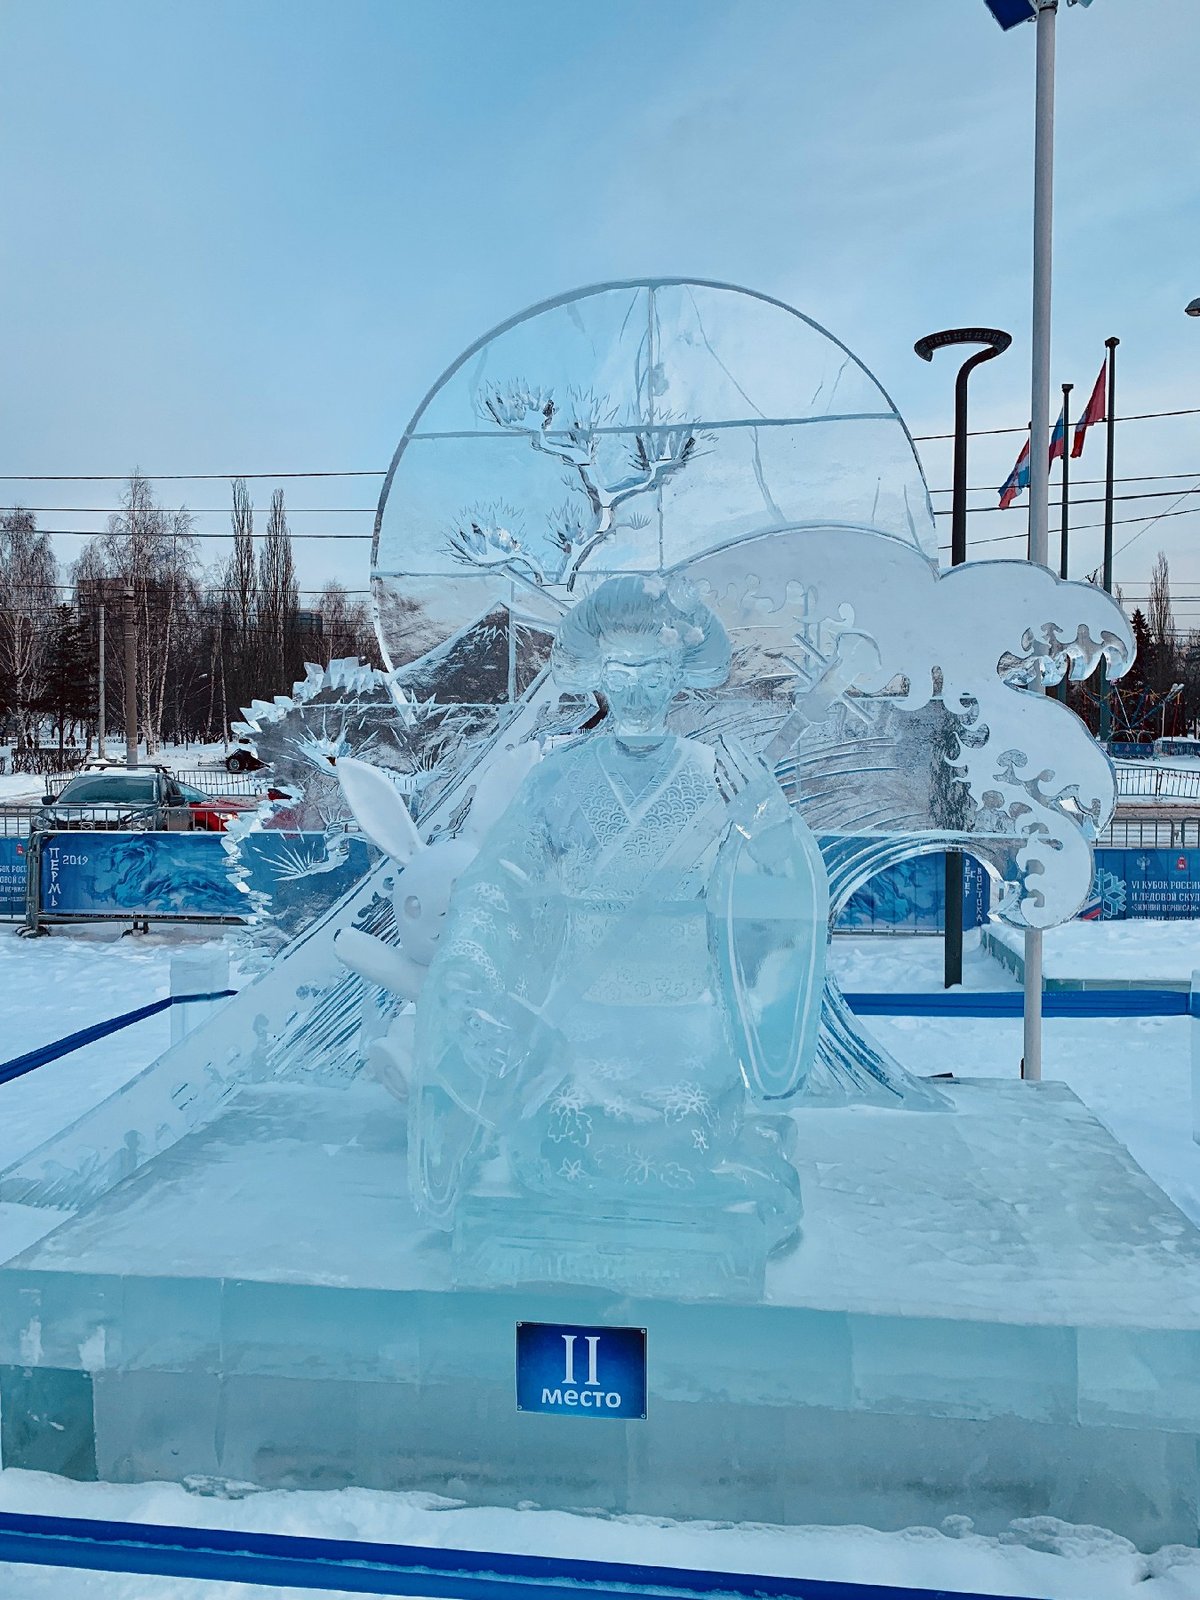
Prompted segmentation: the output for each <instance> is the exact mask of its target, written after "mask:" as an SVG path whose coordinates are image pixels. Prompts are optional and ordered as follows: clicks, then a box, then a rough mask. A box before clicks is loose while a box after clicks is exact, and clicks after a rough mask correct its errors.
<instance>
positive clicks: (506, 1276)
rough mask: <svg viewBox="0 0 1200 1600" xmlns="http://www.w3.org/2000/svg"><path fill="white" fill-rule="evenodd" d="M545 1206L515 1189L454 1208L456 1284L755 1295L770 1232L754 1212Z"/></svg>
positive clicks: (757, 1295) (721, 1296)
mask: <svg viewBox="0 0 1200 1600" xmlns="http://www.w3.org/2000/svg"><path fill="white" fill-rule="evenodd" d="M583 1210H584V1203H583V1202H582V1201H581V1203H580V1206H578V1207H576V1209H575V1210H573V1211H567V1210H566V1209H562V1210H552V1209H546V1210H543V1209H542V1208H541V1207H538V1206H534V1205H531V1204H530V1202H529V1200H528V1199H522V1198H519V1197H517V1196H515V1195H495V1196H489V1195H474V1196H471V1197H469V1198H468V1199H467V1200H466V1201H464V1202H463V1203H462V1204H461V1205H460V1206H459V1212H458V1218H457V1221H456V1224H455V1231H454V1254H453V1266H452V1271H453V1275H454V1281H455V1283H456V1284H458V1285H461V1286H463V1287H473V1288H480V1289H484V1288H489V1287H493V1286H497V1285H499V1286H507V1287H515V1286H517V1285H522V1284H539V1285H540V1284H544V1283H546V1282H547V1281H548V1280H550V1281H557V1282H566V1283H571V1284H576V1285H578V1286H580V1287H584V1288H597V1289H614V1290H617V1291H619V1292H622V1293H625V1294H646V1295H654V1296H660V1295H665V1296H676V1297H679V1296H682V1297H685V1298H687V1299H689V1300H699V1299H710V1298H715V1299H722V1300H728V1299H734V1300H746V1299H754V1300H757V1299H760V1298H761V1296H762V1292H763V1286H764V1276H765V1270H766V1262H767V1244H768V1241H767V1233H766V1229H765V1227H764V1226H763V1223H762V1221H761V1219H760V1218H759V1216H758V1215H757V1213H754V1212H750V1211H718V1210H715V1209H714V1208H712V1207H693V1208H691V1209H690V1210H689V1209H685V1208H683V1207H675V1208H668V1207H666V1206H661V1207H653V1206H646V1207H643V1208H639V1209H638V1210H634V1209H633V1208H632V1207H622V1206H616V1205H609V1206H606V1208H605V1214H604V1221H603V1222H598V1221H597V1220H596V1218H594V1217H590V1216H589V1217H587V1218H586V1225H585V1222H584V1219H583V1217H582V1212H583Z"/></svg>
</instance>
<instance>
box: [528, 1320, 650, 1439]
mask: <svg viewBox="0 0 1200 1600" xmlns="http://www.w3.org/2000/svg"><path fill="white" fill-rule="evenodd" d="M517 1410H518V1411H540V1412H546V1413H549V1414H551V1415H553V1416H557V1417H620V1418H625V1419H628V1418H630V1417H644V1416H645V1415H646V1330H645V1328H606V1327H578V1326H576V1325H575V1324H573V1323H566V1322H518V1323H517Z"/></svg>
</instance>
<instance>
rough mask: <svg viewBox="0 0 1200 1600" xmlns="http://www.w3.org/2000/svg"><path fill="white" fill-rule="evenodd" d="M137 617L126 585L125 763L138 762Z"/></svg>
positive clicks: (131, 588)
mask: <svg viewBox="0 0 1200 1600" xmlns="http://www.w3.org/2000/svg"><path fill="white" fill-rule="evenodd" d="M137 752H138V708H137V617H136V614H135V612H134V608H133V585H132V584H131V583H127V584H126V585H125V765H126V766H127V767H136V766H137V764H138V755H137Z"/></svg>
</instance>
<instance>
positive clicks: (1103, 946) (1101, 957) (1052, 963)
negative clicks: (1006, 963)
mask: <svg viewBox="0 0 1200 1600" xmlns="http://www.w3.org/2000/svg"><path fill="white" fill-rule="evenodd" d="M992 932H993V933H994V934H995V935H996V936H997V937H998V938H1001V939H1003V940H1004V942H1005V943H1006V944H1008V945H1010V946H1011V947H1012V949H1014V950H1017V951H1019V950H1020V949H1021V943H1022V941H1021V934H1020V932H1019V931H1018V930H1017V929H1015V928H1006V927H1004V926H1003V925H1002V924H1000V923H994V924H993V925H992ZM1042 950H1043V954H1042V963H1043V971H1044V972H1045V975H1046V977H1047V978H1096V979H1102V980H1103V981H1104V982H1106V983H1111V982H1112V981H1114V980H1118V981H1121V980H1126V979H1130V978H1137V979H1139V980H1140V981H1143V982H1145V981H1148V980H1154V981H1157V982H1159V983H1187V982H1188V981H1189V980H1190V979H1191V976H1192V973H1193V972H1196V971H1200V922H1184V921H1178V922H1176V921H1172V922H1138V921H1131V922H1065V923H1063V925H1062V927H1060V928H1048V929H1047V930H1046V933H1045V934H1044V936H1043V941H1042Z"/></svg>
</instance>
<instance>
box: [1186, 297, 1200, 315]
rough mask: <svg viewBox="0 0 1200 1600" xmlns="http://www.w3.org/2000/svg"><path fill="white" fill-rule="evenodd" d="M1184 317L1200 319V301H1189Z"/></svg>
mask: <svg viewBox="0 0 1200 1600" xmlns="http://www.w3.org/2000/svg"><path fill="white" fill-rule="evenodd" d="M1183 313H1184V316H1187V317H1200V299H1196V300H1189V301H1188V303H1187V305H1185V306H1184V308H1183Z"/></svg>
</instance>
